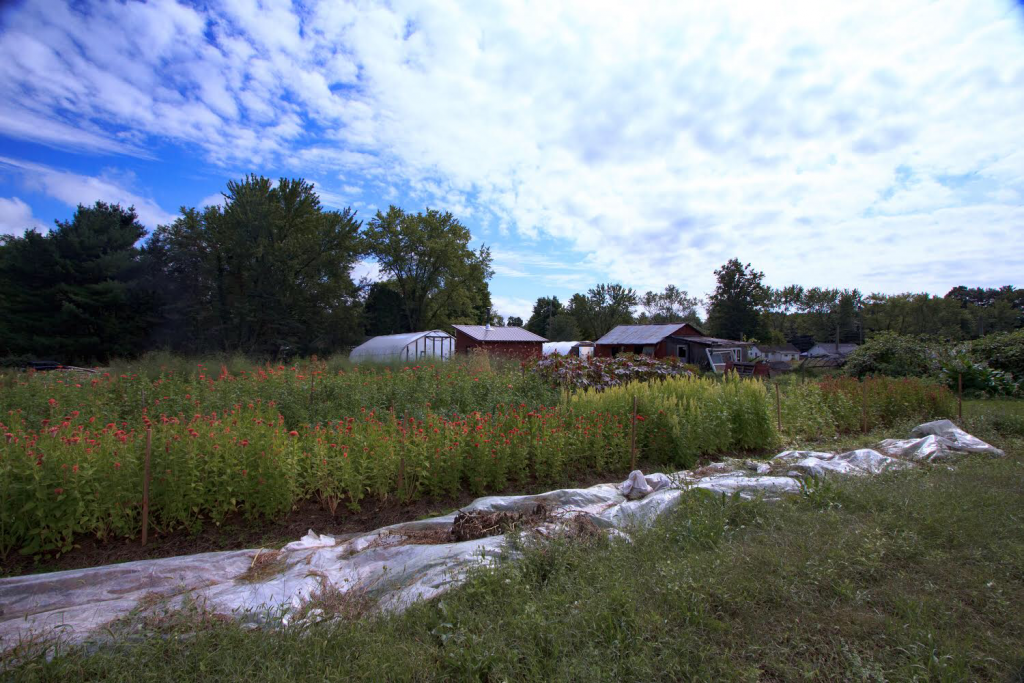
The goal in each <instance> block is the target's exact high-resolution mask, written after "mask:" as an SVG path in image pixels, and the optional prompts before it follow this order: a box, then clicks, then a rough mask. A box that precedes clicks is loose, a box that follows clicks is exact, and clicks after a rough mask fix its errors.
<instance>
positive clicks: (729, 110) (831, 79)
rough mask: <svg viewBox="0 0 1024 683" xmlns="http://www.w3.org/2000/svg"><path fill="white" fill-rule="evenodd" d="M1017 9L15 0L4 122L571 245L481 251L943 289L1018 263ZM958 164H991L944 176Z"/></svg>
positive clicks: (8, 19)
mask: <svg viewBox="0 0 1024 683" xmlns="http://www.w3.org/2000/svg"><path fill="white" fill-rule="evenodd" d="M1022 34H1024V18H1022V14H1021V11H1020V10H1019V8H1018V7H1017V6H1015V5H1014V4H1013V3H1011V2H1009V0H974V1H971V0H961V1H955V0H950V1H947V2H927V1H925V0H913V1H910V2H902V3H891V2H883V1H882V0H875V1H873V2H859V3H821V2H810V1H808V2H798V3H791V4H790V5H787V8H786V10H785V11H780V10H779V8H778V6H777V5H774V4H771V3H758V2H749V3H706V2H697V1H696V0H694V1H693V2H674V3H665V2H654V1H653V0H652V1H651V2H640V3H612V2H596V3H595V2H582V0H580V1H579V2H566V3H550V2H542V1H541V0H537V1H536V2H523V3H509V4H506V5H497V4H493V3H465V4H458V3H455V2H435V3H431V4H429V5H423V4H420V3H414V2H406V1H404V0H397V1H396V2H394V3H392V4H391V5H390V6H383V5H379V4H369V5H363V4H358V3H355V4H346V3H340V2H337V1H335V0H330V1H324V2H320V3H317V2H309V3H291V2H287V1H284V0H280V1H278V0H273V1H272V0H266V1H264V2H260V3H257V2H256V1H255V0H230V1H228V0H225V2H222V3H210V4H209V6H202V7H199V8H195V7H186V6H183V5H178V4H176V3H173V2H170V0H164V1H162V2H154V3H146V4H131V5H128V6H127V7H126V6H124V5H122V4H120V3H118V2H113V1H112V0H108V1H101V2H96V3H93V4H90V5H89V6H88V8H87V9H81V6H80V5H78V4H76V5H75V8H74V9H72V8H70V7H69V6H67V5H62V4H59V3H26V4H25V5H24V6H22V7H20V8H17V9H14V10H9V11H8V13H7V15H6V16H5V31H4V33H3V34H2V35H0V87H3V89H4V92H6V93H15V94H17V95H18V96H16V97H9V98H6V99H5V100H4V102H3V103H0V131H4V132H6V133H7V134H9V135H14V136H17V137H24V138H27V139H35V140H42V141H45V142H47V144H51V145H56V146H63V147H67V148H69V149H94V150H102V151H121V152H124V153H131V152H132V150H139V149H145V144H144V143H145V142H146V141H147V140H149V139H160V140H170V141H173V142H175V143H178V144H182V145H187V146H188V147H189V148H190V149H195V150H198V151H199V153H201V154H203V155H204V156H205V159H206V160H207V161H208V162H210V163H213V164H219V165H223V166H226V165H232V164H233V165H245V166H248V167H256V168H260V167H263V166H265V165H268V164H277V165H279V166H280V167H283V168H284V169H287V170H289V171H291V172H296V173H298V174H301V175H304V176H307V177H310V176H312V177H331V178H338V177H342V178H344V179H345V180H344V182H345V183H346V184H344V185H342V188H341V191H342V192H344V194H332V193H331V189H332V188H333V186H332V188H323V187H322V186H319V185H318V190H319V191H320V192H321V196H322V197H323V198H324V202H325V204H327V205H333V206H341V205H342V204H344V205H347V204H348V201H346V200H349V198H352V197H355V196H357V195H356V193H355V192H354V191H353V189H354V188H355V187H356V184H355V182H353V181H356V180H357V179H358V182H359V183H361V184H365V183H370V184H371V185H372V184H374V183H380V187H388V188H396V187H397V188H399V191H401V192H403V193H404V194H405V195H406V196H408V197H410V198H411V199H412V200H413V201H416V202H422V203H423V204H425V205H430V206H435V207H439V208H445V209H449V210H451V211H452V212H453V213H456V214H457V215H459V216H461V217H465V218H472V219H473V220H475V221H478V222H479V223H480V224H481V225H487V226H490V225H493V226H496V228H497V229H498V231H499V232H502V233H504V232H506V231H514V232H515V234H516V235H517V236H518V237H519V238H521V239H525V240H536V241H537V243H539V244H541V245H543V244H545V243H546V241H550V240H552V239H554V240H555V241H556V243H557V244H560V245H568V246H569V247H571V249H573V250H574V251H575V252H576V253H577V254H578V255H579V258H578V259H575V260H574V263H575V264H585V267H584V268H577V267H575V266H574V267H566V266H565V264H556V266H555V267H554V268H551V269H547V268H545V267H544V266H542V265H540V264H539V263H526V262H520V263H517V262H515V261H514V260H499V259H497V258H496V270H497V271H498V272H499V273H501V274H504V275H507V276H510V277H513V278H518V280H523V279H524V278H522V277H520V276H519V274H520V273H539V275H538V278H539V281H542V282H545V283H546V284H550V285H551V286H555V285H556V283H561V286H565V287H580V288H582V287H586V286H588V285H589V284H593V283H595V282H598V281H601V280H608V279H612V280H618V281H621V282H623V283H625V284H627V285H631V286H634V287H637V288H638V289H641V290H643V289H648V288H652V289H653V288H658V289H660V288H661V287H663V286H664V284H666V283H668V282H672V283H675V284H677V285H679V286H681V287H683V288H685V289H688V290H689V291H691V292H702V291H707V290H709V289H710V288H711V287H712V286H713V276H712V271H713V269H714V268H716V267H717V266H719V265H721V264H722V263H723V262H724V261H725V260H726V259H728V258H730V257H732V256H738V257H740V258H741V259H742V260H744V261H751V262H752V263H753V264H754V265H755V266H756V267H758V268H760V269H762V270H765V271H766V274H767V275H768V278H769V280H771V281H772V282H773V283H774V284H785V283H788V282H792V281H796V282H801V283H803V284H825V285H840V284H852V285H856V286H859V287H861V288H862V289H866V290H884V291H898V290H905V289H930V290H932V291H941V290H943V289H944V288H946V287H948V286H950V285H951V284H955V283H956V282H957V281H959V280H958V278H963V281H964V282H977V281H978V280H980V279H986V278H987V279H989V281H992V282H1002V283H1005V282H1012V281H1014V280H1015V279H1016V280H1017V283H1019V273H1020V272H1021V271H1020V268H1019V264H1018V263H1017V261H1015V260H1014V258H1007V257H1006V255H1011V256H1012V255H1014V254H1021V253H1024V231H1021V230H1020V225H1021V221H1020V211H1021V197H1022V196H1024V163H1021V159H1022V157H1024V138H1022V136H1021V135H1020V131H1021V130H1024V42H1022V41H1021V35H1022ZM124 36H130V39H128V40H125V39H124ZM210 37H212V40H210ZM16 102H20V103H21V104H15V103H16ZM26 103H28V104H26ZM26 107H27V108H26ZM42 122H56V125H54V126H50V127H48V126H47V125H44V124H43V123H42ZM40 131H44V132H40ZM44 138H45V140H44ZM900 169H908V171H907V172H906V173H904V172H902V171H900ZM966 175H970V176H971V177H976V178H980V179H981V181H982V184H983V186H984V190H983V191H982V190H977V189H972V188H971V186H969V185H960V184H958V183H957V182H950V181H949V180H944V179H948V178H956V177H960V176H966ZM371 185H367V186H371ZM391 198H392V197H391V196H390V191H389V195H388V196H386V197H385V199H386V200H388V201H390V200H391ZM365 201H369V198H366V199H365ZM353 205H359V204H358V203H356V202H353ZM965 241H966V242H968V243H969V244H970V245H972V246H970V247H969V248H968V249H967V250H966V251H965V249H964V248H963V243H964V242H965ZM974 245H976V247H977V254H976V255H972V256H970V258H971V259H972V260H971V261H970V262H971V263H972V264H974V265H975V266H976V267H977V270H976V271H965V270H963V268H960V267H958V266H956V264H958V263H961V262H963V259H964V258H965V253H968V252H969V253H971V254H974V249H975V246H974ZM984 253H988V254H989V256H988V257H985V256H984ZM923 258H926V259H927V260H926V261H922V259H923ZM927 263H933V264H936V265H935V267H933V268H926V267H925V265H926V264H927ZM909 264H916V265H914V267H915V268H917V270H915V271H914V274H913V277H908V272H907V268H908V266H909ZM939 264H944V265H942V266H941V267H940V265H939ZM947 266H951V267H952V269H951V268H950V267H947ZM961 273H962V274H961ZM972 273H973V274H972ZM518 280H517V281H518Z"/></svg>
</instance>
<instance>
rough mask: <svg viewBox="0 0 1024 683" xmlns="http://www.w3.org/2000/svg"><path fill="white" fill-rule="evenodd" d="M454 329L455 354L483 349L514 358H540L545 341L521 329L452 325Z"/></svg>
mask: <svg viewBox="0 0 1024 683" xmlns="http://www.w3.org/2000/svg"><path fill="white" fill-rule="evenodd" d="M452 327H454V328H455V353H468V352H469V351H470V350H471V349H485V350H487V351H489V352H491V353H494V354H497V355H502V356H509V357H514V358H540V357H541V355H542V353H543V348H542V345H543V344H544V342H546V341H547V339H545V338H544V337H541V336H540V335H536V334H534V333H533V332H530V331H529V330H524V329H523V328H521V327H491V326H490V325H452Z"/></svg>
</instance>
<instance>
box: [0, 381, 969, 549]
mask: <svg viewBox="0 0 1024 683" xmlns="http://www.w3.org/2000/svg"><path fill="white" fill-rule="evenodd" d="M513 374H514V373H513ZM286 376H289V375H286ZM482 377H483V379H482V380H480V379H479V378H478V379H477V381H480V383H481V385H483V386H487V385H488V384H492V383H494V382H496V381H498V382H505V381H506V380H511V379H514V377H512V376H507V375H501V374H497V375H493V376H488V375H482ZM29 381H30V382H31V381H32V380H31V379H30V380H29ZM221 381H222V382H223V383H222V384H220V385H219V387H218V382H214V387H215V388H214V389H210V388H208V386H207V385H205V384H200V385H197V386H198V387H199V388H198V389H196V391H197V392H207V391H217V390H218V389H219V388H224V387H226V389H223V390H225V391H233V390H234V387H235V386H246V384H245V383H246V382H274V381H279V382H281V386H280V387H279V388H282V387H283V388H287V387H288V386H290V384H289V382H286V381H281V380H275V378H274V377H273V375H269V374H268V377H267V378H266V379H259V380H256V379H245V380H238V384H237V385H236V384H234V383H232V382H231V381H226V380H221ZM409 381H414V380H409ZM509 383H511V382H509ZM153 384H154V385H156V388H157V390H158V393H159V387H160V386H162V385H161V384H160V380H158V381H157V382H154V383H153ZM506 387H507V385H506ZM514 388H515V385H514V384H513V389H514ZM75 389H76V390H77V388H75ZM81 389H82V391H83V395H84V396H88V394H89V391H90V390H95V391H98V392H100V393H103V392H106V391H109V389H108V388H107V387H106V386H105V385H104V384H103V383H102V382H101V383H100V384H97V385H95V386H92V385H89V386H88V388H87V387H81ZM489 390H490V391H493V390H494V389H493V388H491V389H489ZM68 391H70V389H69V390H68ZM483 391H487V389H485V390H483ZM865 392H866V394H865ZM198 395H199V396H201V397H203V398H196V399H194V400H196V401H198V403H199V405H202V404H203V399H204V398H206V397H205V396H204V395H203V394H198ZM864 395H870V405H871V406H872V408H871V415H870V419H871V425H872V426H874V425H877V424H888V423H892V422H896V421H900V420H905V419H925V418H931V417H935V416H939V415H949V414H950V411H951V409H952V401H951V396H950V394H949V392H948V391H947V390H945V389H941V388H937V387H934V386H932V385H927V384H923V383H921V382H916V381H911V380H884V379H880V380H869V381H867V382H865V383H863V384H862V383H858V382H857V381H856V380H838V381H826V382H822V383H793V384H789V385H787V386H786V387H785V391H784V392H783V394H782V406H783V410H782V417H783V424H784V428H786V431H787V434H795V435H805V434H815V435H817V434H821V433H824V432H827V431H828V430H832V432H835V431H837V430H840V431H852V430H855V429H857V428H858V426H859V425H860V424H861V422H860V416H861V414H860V412H859V411H860V410H861V408H860V407H859V406H861V405H862V404H861V403H858V401H859V400H860V399H862V398H863V396H864ZM320 396H322V394H314V398H313V401H314V408H313V410H316V409H317V408H316V401H317V399H318V397H320ZM62 398H63V395H62ZM181 399H182V400H184V401H190V400H193V398H192V397H191V395H190V396H189V397H184V396H182V397H181ZM634 399H635V400H636V405H637V422H636V425H637V426H636V447H637V451H638V457H639V458H641V459H643V461H644V462H646V463H648V464H651V465H658V466H661V465H664V466H667V467H671V468H675V469H682V468H688V467H692V466H693V465H694V464H695V463H696V462H697V459H698V458H699V457H701V456H709V455H713V454H721V453H726V452H734V451H742V450H749V449H762V450H769V449H771V448H773V447H774V446H776V445H777V443H778V442H779V440H780V436H779V434H778V431H777V428H776V420H777V417H778V416H777V413H776V407H777V406H776V405H775V396H774V395H773V392H771V391H769V387H768V385H766V384H764V383H762V382H759V381H755V380H741V379H738V378H735V377H730V378H726V379H724V380H722V379H719V378H698V377H695V376H691V375H685V376H680V377H671V378H667V379H665V380H663V381H657V382H650V383H646V384H641V383H634V384H630V385H626V386H619V387H612V388H609V389H607V390H605V391H602V392H600V393H598V392H595V391H584V392H581V393H577V394H575V395H573V396H572V397H571V399H569V400H568V401H566V402H564V403H562V404H560V405H554V406H546V407H534V406H530V405H529V404H527V403H526V402H518V403H503V404H499V405H497V406H496V407H495V408H493V409H491V410H486V411H470V412H467V413H461V414H460V413H455V412H454V411H446V412H444V413H442V412H434V411H433V410H432V409H431V407H430V406H424V407H423V408H422V410H421V411H410V413H409V414H408V415H406V414H399V413H398V412H397V411H390V410H384V411H381V410H378V409H374V408H360V409H357V410H355V411H354V415H353V416H349V417H345V418H344V419H332V420H326V421H324V422H321V423H315V424H312V425H301V424H290V423H289V421H288V420H287V419H286V417H285V415H284V411H282V410H281V404H280V403H278V402H276V401H267V400H263V399H262V398H257V399H256V400H253V401H251V402H238V403H235V404H233V405H231V406H229V407H228V409H227V410H211V411H208V412H203V411H200V410H189V411H188V412H186V411H184V410H178V411H174V412H172V411H161V410H160V409H161V408H163V407H164V406H165V405H166V404H165V403H160V404H158V405H156V406H155V408H154V410H152V411H150V410H148V409H147V410H145V412H140V414H139V415H138V416H137V417H132V418H131V419H124V420H120V419H119V420H110V419H108V418H107V417H106V416H104V415H103V414H102V413H100V414H93V413H90V412H87V411H83V410H81V409H78V408H76V409H74V410H70V411H67V412H65V411H64V410H62V405H61V401H60V400H57V399H54V403H53V405H51V406H50V411H51V412H50V414H51V417H45V418H42V419H41V420H40V419H35V417H34V416H31V415H30V414H29V413H28V412H27V411H25V410H22V409H18V408H16V409H13V410H10V411H7V414H6V415H3V417H2V420H0V433H3V439H2V440H0V556H2V555H5V554H7V553H8V552H11V551H12V550H20V551H21V552H22V553H25V554H33V555H38V554H42V553H49V552H65V551H67V550H68V549H70V547H71V546H72V544H73V541H74V539H75V537H76V536H78V535H93V536H96V537H98V538H101V539H103V538H111V537H125V538H133V537H136V536H137V535H138V534H139V532H140V529H141V523H142V520H141V509H142V480H143V467H144V465H143V462H144V457H143V456H144V453H145V443H146V433H147V430H149V432H150V436H151V443H152V449H151V473H152V476H151V488H150V501H149V503H150V525H151V528H153V529H154V531H156V532H158V533H161V532H171V531H174V530H177V529H189V530H195V529H197V528H198V527H200V526H201V525H203V524H206V523H215V524H216V523H220V522H221V521H222V520H224V518H225V517H226V516H227V515H229V514H231V513H234V512H240V513H242V514H244V515H246V516H247V517H250V518H256V517H267V518H274V517H276V516H279V515H282V514H284V513H286V512H287V511H288V510H290V509H292V507H293V506H295V505H296V504H297V503H299V502H301V501H303V500H318V501H319V502H320V503H321V504H322V505H323V506H324V507H325V508H326V509H328V510H330V511H332V513H333V512H335V511H337V510H338V509H339V508H341V509H345V508H346V507H347V508H352V509H356V508H358V506H359V504H360V503H361V502H362V501H364V500H365V499H366V498H368V497H369V498H373V499H385V498H389V497H391V498H397V499H399V500H411V499H414V498H418V497H431V498H436V499H445V498H451V497H454V496H456V495H457V494H458V493H459V492H460V491H462V490H469V491H472V492H473V493H475V494H483V493H485V492H488V491H498V490H501V489H503V488H505V487H506V486H508V485H509V484H517V485H520V484H523V483H525V482H530V481H533V482H554V481H557V480H558V479H560V478H562V477H564V476H566V475H569V474H580V473H584V472H598V473H602V472H604V473H610V472H620V473H621V472H623V471H624V470H626V469H627V468H628V467H629V466H630V460H631V457H632V456H631V429H632V414H633V401H634ZM156 400H159V401H169V400H170V399H156ZM87 403H88V401H87ZM99 405H101V404H99ZM791 430H792V431H791Z"/></svg>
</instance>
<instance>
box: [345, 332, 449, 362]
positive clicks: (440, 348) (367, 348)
mask: <svg viewBox="0 0 1024 683" xmlns="http://www.w3.org/2000/svg"><path fill="white" fill-rule="evenodd" d="M427 336H431V337H438V339H437V340H436V341H434V340H431V339H428V340H427V346H426V350H423V348H420V349H419V350H416V342H419V341H420V340H421V339H423V337H427ZM406 347H410V348H409V355H410V360H415V359H417V358H423V357H424V356H426V357H428V358H430V357H441V358H448V357H449V356H450V355H452V353H454V350H455V337H453V336H451V335H450V334H448V333H447V332H445V331H443V330H428V331H427V332H406V333H403V334H385V335H381V336H379V337H374V338H373V339H370V340H369V341H366V342H364V343H362V344H360V345H359V346H357V347H356V348H354V349H352V352H351V353H350V354H349V356H348V358H349V360H351V361H353V362H356V361H367V360H388V359H392V358H398V357H399V356H400V355H401V354H403V353H404V352H405V349H406Z"/></svg>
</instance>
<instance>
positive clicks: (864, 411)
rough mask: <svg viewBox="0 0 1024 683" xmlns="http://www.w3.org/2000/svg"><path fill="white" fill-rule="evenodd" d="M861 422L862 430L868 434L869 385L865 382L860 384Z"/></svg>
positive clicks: (862, 381)
mask: <svg viewBox="0 0 1024 683" xmlns="http://www.w3.org/2000/svg"><path fill="white" fill-rule="evenodd" d="M860 422H861V425H860V426H861V430H862V431H863V432H864V433H865V434H866V433H867V431H868V384H867V382H865V381H864V380H861V382H860Z"/></svg>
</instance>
